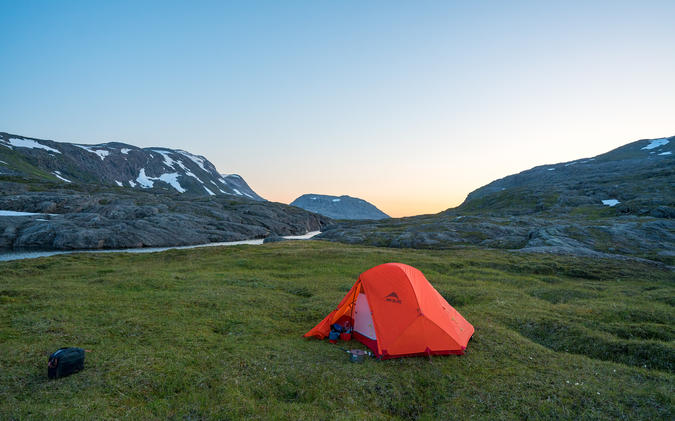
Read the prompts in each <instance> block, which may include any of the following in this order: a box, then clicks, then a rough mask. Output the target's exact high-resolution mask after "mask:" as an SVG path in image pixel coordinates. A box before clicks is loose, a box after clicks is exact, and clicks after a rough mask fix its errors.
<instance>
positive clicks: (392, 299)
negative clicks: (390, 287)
mask: <svg viewBox="0 0 675 421" xmlns="http://www.w3.org/2000/svg"><path fill="white" fill-rule="evenodd" d="M384 300H385V301H389V302H390V303H396V304H401V300H400V299H399V298H398V294H396V293H395V292H392V293H390V294H389V295H387V296H386V297H384Z"/></svg>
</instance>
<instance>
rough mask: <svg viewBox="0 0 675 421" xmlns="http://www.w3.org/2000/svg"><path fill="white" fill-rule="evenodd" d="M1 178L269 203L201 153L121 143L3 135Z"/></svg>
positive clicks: (0, 139) (1, 135)
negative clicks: (97, 185)
mask: <svg viewBox="0 0 675 421" xmlns="http://www.w3.org/2000/svg"><path fill="white" fill-rule="evenodd" d="M0 175H8V176H15V177H24V178H29V179H38V180H47V181H56V182H59V183H63V184H64V185H65V184H68V183H94V184H101V185H107V186H118V187H125V188H131V189H139V190H147V191H152V192H155V193H181V194H183V193H185V194H188V195H191V196H195V195H196V196H217V195H226V196H240V197H247V198H249V199H253V200H264V199H263V198H262V197H260V196H259V195H257V194H256V193H255V192H254V191H253V190H252V189H251V188H250V187H249V186H248V184H246V182H245V181H244V180H243V178H241V177H240V176H239V175H236V174H229V175H221V174H219V173H218V171H217V170H216V167H215V166H214V165H213V164H212V163H211V162H209V161H208V160H207V159H206V158H204V157H203V156H201V155H194V154H191V153H190V152H187V151H184V150H181V149H168V148H162V147H155V148H139V147H136V146H133V145H128V144H126V143H119V142H108V143H100V144H96V145H83V144H76V143H65V142H55V141H53V140H45V139H35V138H30V137H25V136H19V135H14V134H9V133H4V132H0Z"/></svg>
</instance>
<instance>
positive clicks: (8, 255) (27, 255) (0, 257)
mask: <svg viewBox="0 0 675 421" xmlns="http://www.w3.org/2000/svg"><path fill="white" fill-rule="evenodd" d="M320 233H321V231H312V232H308V233H307V234H304V235H286V236H284V237H283V238H285V239H287V240H308V239H310V238H312V237H314V236H315V235H319V234H320ZM262 243H263V239H262V238H258V239H254V240H243V241H226V242H221V243H207V244H197V245H193V246H174V247H143V248H128V249H104V250H98V249H85V250H54V251H10V252H0V262H2V261H8V260H19V259H34V258H36V257H46V256H54V255H56V254H73V253H154V252H158V251H164V250H174V249H176V250H180V249H193V248H197V247H216V246H238V245H242V244H249V245H260V244H262Z"/></svg>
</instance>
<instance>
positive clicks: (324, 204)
mask: <svg viewBox="0 0 675 421" xmlns="http://www.w3.org/2000/svg"><path fill="white" fill-rule="evenodd" d="M291 206H297V207H299V208H302V209H305V210H308V211H310V212H314V213H318V214H321V215H325V216H327V217H329V218H333V219H386V218H389V215H387V214H386V213H384V212H382V211H381V210H379V209H378V208H376V207H375V206H374V205H373V204H371V203H368V202H366V201H365V200H363V199H359V198H356V197H350V196H328V195H323V194H303V195H302V196H300V197H298V198H297V199H295V200H294V201H293V202H291Z"/></svg>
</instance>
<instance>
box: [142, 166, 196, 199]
mask: <svg viewBox="0 0 675 421" xmlns="http://www.w3.org/2000/svg"><path fill="white" fill-rule="evenodd" d="M179 175H180V174H178V173H175V172H174V173H165V174H162V175H160V176H159V177H148V176H147V175H146V174H145V168H141V171H140V172H139V173H138V178H136V181H138V184H140V185H141V187H143V188H152V187H153V186H154V185H155V181H158V180H159V181H163V182H165V183H166V184H169V185H170V186H171V187H173V188H174V189H176V190H178V192H180V193H185V192H186V190H185V189H184V188H183V186H181V185H180V183H179V182H178V176H179ZM130 183H131V182H130ZM132 187H133V186H132Z"/></svg>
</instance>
